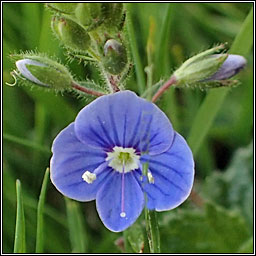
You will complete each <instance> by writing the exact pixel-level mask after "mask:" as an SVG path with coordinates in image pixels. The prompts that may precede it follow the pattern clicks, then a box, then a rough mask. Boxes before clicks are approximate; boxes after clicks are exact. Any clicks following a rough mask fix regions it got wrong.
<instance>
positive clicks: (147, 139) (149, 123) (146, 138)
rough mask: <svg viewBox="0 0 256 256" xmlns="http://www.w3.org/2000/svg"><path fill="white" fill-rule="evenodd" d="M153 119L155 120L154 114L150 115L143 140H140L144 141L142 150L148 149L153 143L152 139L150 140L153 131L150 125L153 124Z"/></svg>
mask: <svg viewBox="0 0 256 256" xmlns="http://www.w3.org/2000/svg"><path fill="white" fill-rule="evenodd" d="M152 121H153V116H152V115H150V118H149V121H148V123H147V125H146V128H145V130H144V136H143V137H142V140H141V141H140V142H142V143H144V145H143V146H142V149H141V151H142V152H145V151H148V150H149V147H151V145H150V143H151V141H150V139H149V137H150V132H151V130H150V126H151V123H152ZM137 144H138V143H137Z"/></svg>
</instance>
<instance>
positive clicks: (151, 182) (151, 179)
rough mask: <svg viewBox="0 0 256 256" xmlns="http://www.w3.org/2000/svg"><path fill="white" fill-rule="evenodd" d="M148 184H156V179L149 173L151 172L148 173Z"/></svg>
mask: <svg viewBox="0 0 256 256" xmlns="http://www.w3.org/2000/svg"><path fill="white" fill-rule="evenodd" d="M148 182H149V183H150V184H154V182H155V179H154V177H153V175H152V173H151V172H149V171H148Z"/></svg>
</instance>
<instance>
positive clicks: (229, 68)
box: [204, 54, 246, 81]
mask: <svg viewBox="0 0 256 256" xmlns="http://www.w3.org/2000/svg"><path fill="white" fill-rule="evenodd" d="M215 56H218V54H216V55H215ZM245 65H246V59H245V58H244V57H243V56H240V55H234V54H230V55H228V57H227V59H226V60H225V61H224V63H223V64H222V66H221V67H220V68H219V70H218V71H217V72H216V73H214V74H213V75H212V76H211V77H209V78H207V79H205V80H204V81H211V80H225V79H228V78H230V77H232V76H234V75H236V74H237V73H238V72H239V71H240V70H242V69H243V68H244V67H245Z"/></svg>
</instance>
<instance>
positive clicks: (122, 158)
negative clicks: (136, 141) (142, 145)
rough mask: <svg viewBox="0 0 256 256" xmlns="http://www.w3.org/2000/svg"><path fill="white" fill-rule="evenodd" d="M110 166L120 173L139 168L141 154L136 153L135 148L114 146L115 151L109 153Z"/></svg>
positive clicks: (107, 159)
mask: <svg viewBox="0 0 256 256" xmlns="http://www.w3.org/2000/svg"><path fill="white" fill-rule="evenodd" d="M107 155H108V156H107V158H106V161H109V164H108V166H110V167H112V168H113V169H114V170H116V171H118V172H120V173H123V172H124V173H126V172H130V171H133V170H136V169H138V168H139V159H140V156H139V155H136V153H135V149H134V148H123V147H117V146H116V147H114V148H113V152H108V153H107Z"/></svg>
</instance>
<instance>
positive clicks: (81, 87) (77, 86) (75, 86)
mask: <svg viewBox="0 0 256 256" xmlns="http://www.w3.org/2000/svg"><path fill="white" fill-rule="evenodd" d="M71 86H72V88H74V89H76V90H79V91H81V92H84V93H86V94H90V95H93V96H96V97H100V96H103V95H105V94H104V93H102V92H97V91H94V90H91V89H88V88H85V87H84V86H81V85H79V84H77V83H76V82H74V81H72V83H71Z"/></svg>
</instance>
